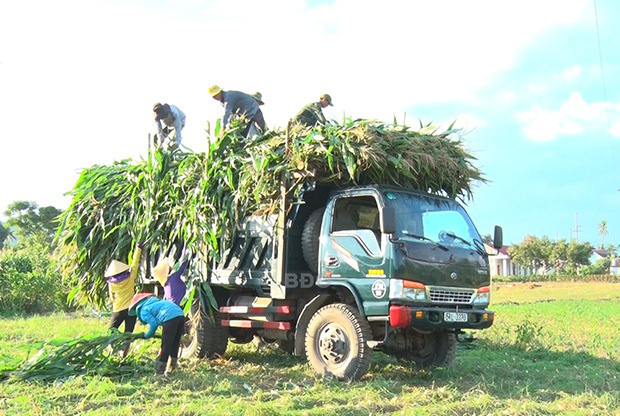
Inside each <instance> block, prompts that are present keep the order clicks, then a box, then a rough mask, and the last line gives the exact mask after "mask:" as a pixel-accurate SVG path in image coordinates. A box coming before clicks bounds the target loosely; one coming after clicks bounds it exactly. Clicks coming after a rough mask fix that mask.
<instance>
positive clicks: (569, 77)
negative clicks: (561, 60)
mask: <svg viewBox="0 0 620 416" xmlns="http://www.w3.org/2000/svg"><path fill="white" fill-rule="evenodd" d="M581 74H583V68H582V67H581V66H579V65H574V66H571V67H570V68H566V69H564V71H562V73H561V74H560V80H562V81H566V82H572V81H575V80H576V79H578V78H579V77H580V76H581Z"/></svg>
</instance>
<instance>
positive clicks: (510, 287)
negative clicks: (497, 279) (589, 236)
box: [491, 282, 620, 305]
mask: <svg viewBox="0 0 620 416" xmlns="http://www.w3.org/2000/svg"><path fill="white" fill-rule="evenodd" d="M562 299H564V300H572V299H574V300H580V299H589V300H613V299H620V283H608V282H529V283H499V284H493V291H492V294H491V303H492V304H493V305H496V304H498V303H528V302H540V301H548V300H562Z"/></svg>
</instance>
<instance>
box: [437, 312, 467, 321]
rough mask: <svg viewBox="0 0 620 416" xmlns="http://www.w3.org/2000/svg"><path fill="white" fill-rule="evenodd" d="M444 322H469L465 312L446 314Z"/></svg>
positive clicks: (444, 314)
mask: <svg viewBox="0 0 620 416" xmlns="http://www.w3.org/2000/svg"><path fill="white" fill-rule="evenodd" d="M443 320H444V321H446V322H467V314H466V313H464V312H444V313H443Z"/></svg>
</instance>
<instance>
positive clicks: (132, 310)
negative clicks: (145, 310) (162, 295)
mask: <svg viewBox="0 0 620 416" xmlns="http://www.w3.org/2000/svg"><path fill="white" fill-rule="evenodd" d="M153 296H155V295H154V294H152V293H136V294H135V295H133V298H132V299H131V303H130V304H129V310H128V311H127V314H128V315H129V316H136V315H137V311H136V309H137V308H138V304H139V303H141V302H142V301H143V300H144V299H148V298H150V297H153Z"/></svg>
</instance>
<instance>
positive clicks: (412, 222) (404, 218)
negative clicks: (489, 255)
mask: <svg viewBox="0 0 620 416" xmlns="http://www.w3.org/2000/svg"><path fill="white" fill-rule="evenodd" d="M383 196H384V197H385V201H386V204H387V205H390V206H392V207H394V210H395V211H396V236H397V237H398V238H400V239H405V240H407V239H409V240H417V241H420V242H426V243H428V244H435V245H438V246H440V247H447V248H450V247H462V248H468V249H473V250H476V251H478V252H482V251H483V250H484V246H483V244H482V239H481V238H480V235H479V234H478V231H476V227H474V225H473V223H472V221H471V219H470V218H469V216H468V215H467V213H466V212H465V210H464V209H463V208H462V207H461V206H460V205H459V204H457V203H456V202H454V201H450V200H445V199H440V198H434V197H431V196H423V195H417V194H412V193H408V192H397V191H387V192H384V194H383Z"/></svg>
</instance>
